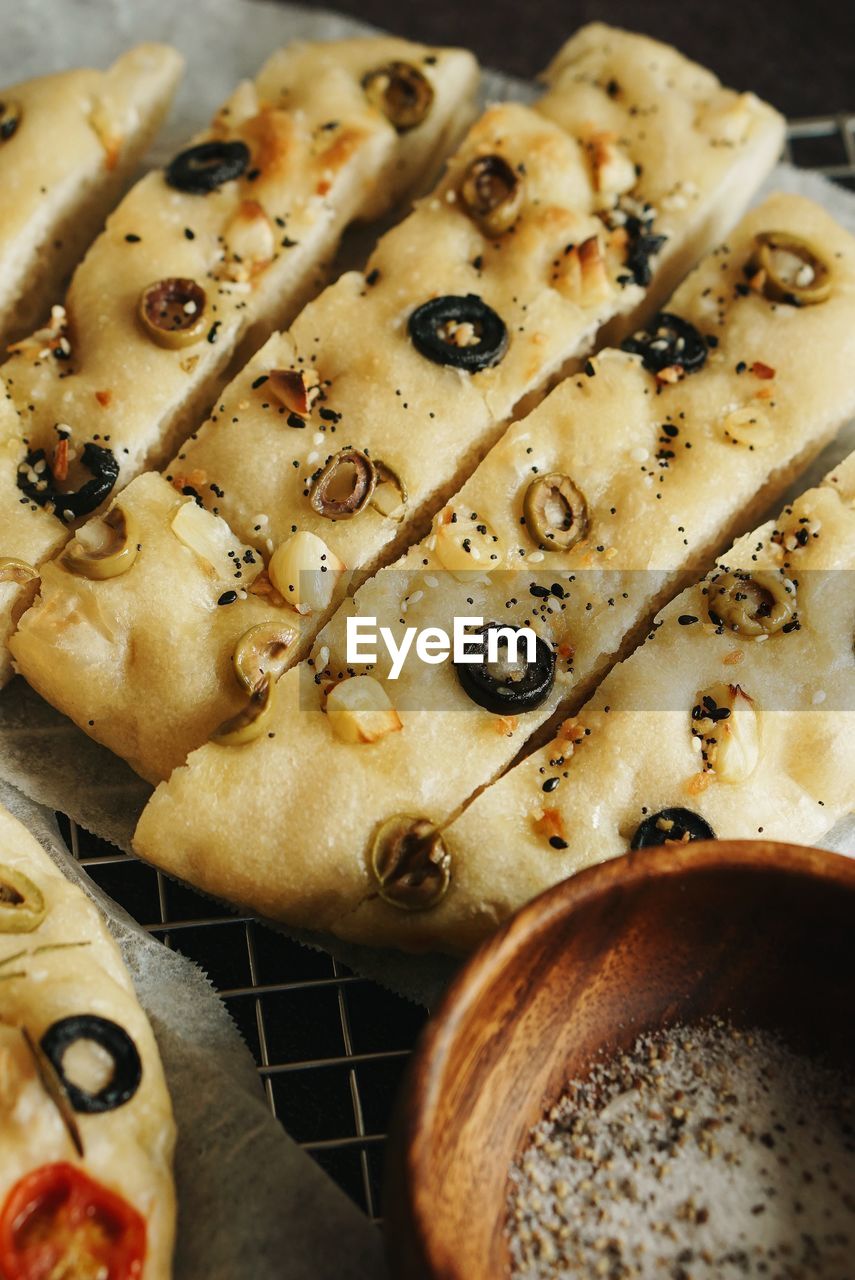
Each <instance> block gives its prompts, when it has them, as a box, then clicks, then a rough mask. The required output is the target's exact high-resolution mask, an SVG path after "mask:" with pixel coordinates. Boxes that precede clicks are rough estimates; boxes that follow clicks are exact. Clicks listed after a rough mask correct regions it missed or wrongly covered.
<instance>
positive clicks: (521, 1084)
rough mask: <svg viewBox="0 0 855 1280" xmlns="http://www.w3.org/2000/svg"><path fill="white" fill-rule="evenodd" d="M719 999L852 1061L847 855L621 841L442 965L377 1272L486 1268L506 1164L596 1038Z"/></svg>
mask: <svg viewBox="0 0 855 1280" xmlns="http://www.w3.org/2000/svg"><path fill="white" fill-rule="evenodd" d="M716 1013H717V1014H722V1015H724V1016H727V1017H728V1018H730V1019H731V1020H732V1021H733V1022H734V1023H736V1024H737V1025H741V1026H760V1027H766V1028H769V1029H776V1030H779V1031H781V1032H782V1033H783V1034H784V1035H785V1036H786V1038H787V1039H788V1041H789V1042H790V1043H791V1044H792V1046H793V1047H794V1048H796V1049H801V1050H803V1051H806V1052H811V1053H822V1054H824V1055H826V1056H827V1057H828V1058H829V1059H830V1060H832V1061H835V1062H839V1063H841V1064H842V1063H845V1064H849V1065H852V1064H855V860H853V861H850V860H849V859H847V858H844V857H841V856H839V855H837V854H832V853H826V852H821V851H820V850H816V849H803V848H799V847H798V846H796V845H785V844H771V843H767V842H765V841H724V840H722V841H712V842H707V843H703V844H701V843H698V844H692V845H691V846H689V847H687V846H663V847H661V848H654V849H644V850H639V851H638V852H637V853H631V854H628V855H627V856H625V857H622V858H618V859H616V860H614V861H611V862H606V863H603V864H601V865H600V866H596V867H592V868H590V869H589V870H587V871H584V872H582V873H581V874H580V875H578V876H575V877H573V878H572V879H570V880H566V881H564V882H563V883H562V884H559V885H557V886H556V887H555V888H553V889H550V890H549V891H547V892H546V893H544V894H542V895H541V896H540V897H539V898H536V899H535V900H534V901H533V902H531V903H529V904H528V906H526V907H524V908H523V909H522V910H521V911H519V912H518V913H517V914H516V915H515V916H514V917H512V919H511V920H510V921H508V923H507V924H506V925H505V926H504V927H503V928H502V929H501V930H500V931H499V932H498V933H497V934H496V936H495V937H494V938H492V939H490V941H488V942H487V943H486V944H485V945H484V946H483V947H482V948H481V949H480V950H479V951H478V952H476V954H475V955H474V956H473V957H472V959H471V960H470V961H469V963H468V964H467V965H466V966H465V968H464V969H463V970H462V972H461V973H460V975H459V976H458V977H457V979H456V980H455V982H454V983H453V985H452V987H451V988H450V990H449V991H448V993H447V995H446V997H445V999H444V1001H443V1003H442V1005H441V1007H440V1010H439V1012H438V1014H437V1015H436V1017H435V1018H434V1019H433V1020H432V1021H431V1022H430V1023H429V1025H428V1027H427V1028H426V1031H425V1033H424V1036H423V1039H422V1041H421V1043H420V1045H419V1048H418V1051H417V1052H416V1054H415V1056H414V1058H413V1060H412V1063H411V1064H410V1068H409V1072H408V1075H407V1080H406V1083H405V1085H404V1088H403V1090H402V1093H401V1095H400V1098H399V1102H398V1111H397V1116H396V1120H395V1123H394V1125H393V1132H392V1138H391V1142H390V1148H389V1155H388V1163H387V1178H386V1205H385V1217H386V1233H387V1246H388V1252H389V1258H390V1265H391V1269H392V1275H393V1276H394V1277H402V1278H405V1280H422V1278H424V1280H440V1277H441V1278H442V1280H499V1277H503V1276H506V1275H507V1274H508V1273H509V1255H508V1251H507V1248H506V1245H505V1241H504V1234H503V1232H504V1214H505V1200H506V1194H507V1175H508V1168H509V1166H510V1164H511V1163H512V1161H513V1160H514V1158H515V1157H516V1155H517V1154H518V1153H519V1152H520V1150H521V1148H522V1146H523V1144H524V1140H525V1136H526V1134H527V1133H528V1131H529V1129H530V1128H531V1126H532V1125H533V1124H535V1123H536V1122H537V1121H538V1120H539V1119H540V1118H541V1117H542V1116H543V1114H544V1111H545V1110H546V1109H548V1108H549V1107H551V1106H552V1105H553V1104H554V1103H555V1102H556V1101H557V1100H558V1098H559V1096H560V1095H561V1093H562V1091H563V1088H564V1085H565V1084H566V1082H567V1081H568V1079H569V1078H571V1077H574V1076H578V1075H581V1074H584V1072H585V1070H586V1068H587V1067H588V1066H589V1065H590V1063H591V1060H592V1059H593V1057H594V1056H595V1055H597V1054H598V1053H600V1052H601V1051H606V1052H611V1051H614V1050H619V1049H624V1048H628V1047H629V1046H630V1045H631V1044H632V1042H633V1041H634V1040H635V1038H636V1037H637V1036H638V1035H640V1034H641V1033H643V1032H645V1031H650V1030H653V1029H656V1028H660V1027H663V1026H667V1025H669V1024H671V1023H674V1022H684V1023H692V1022H695V1021H697V1020H698V1019H700V1018H703V1017H705V1016H707V1015H710V1014H716Z"/></svg>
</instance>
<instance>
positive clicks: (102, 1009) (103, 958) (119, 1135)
mask: <svg viewBox="0 0 855 1280" xmlns="http://www.w3.org/2000/svg"><path fill="white" fill-rule="evenodd" d="M174 1142H175V1125H174V1121H173V1117H172V1107H171V1104H170V1100H169V1095H168V1093H167V1089H166V1083H165V1080H164V1077H163V1069H162V1067H161V1064H160V1059H159V1056H158V1051H157V1045H156V1043H155V1040H154V1036H153V1035H152V1031H151V1027H150V1026H149V1024H148V1020H147V1019H146V1016H145V1014H144V1013H143V1011H142V1009H141V1008H140V1006H139V1004H138V1003H137V999H136V996H135V994H134V989H133V986H132V984H131V980H130V978H129V976H128V973H127V971H126V969H125V967H124V965H123V963H122V959H121V956H120V954H119V951H118V948H117V947H116V945H115V943H114V942H113V940H112V938H111V937H110V935H109V933H108V932H107V929H106V927H105V925H104V923H103V921H102V919H101V916H100V915H99V913H98V911H97V910H96V908H95V907H94V905H93V904H92V903H91V902H90V901H89V899H88V898H87V897H86V896H85V895H84V894H83V893H82V891H81V890H80V889H78V888H77V887H76V886H74V885H71V884H69V883H68V881H67V880H65V878H64V877H63V876H62V874H61V873H60V872H59V871H58V870H57V868H56V867H55V866H54V864H53V862H52V861H51V859H50V858H49V857H48V855H47V854H46V853H45V852H44V850H43V849H42V848H41V846H40V845H39V844H38V843H37V841H36V840H34V839H33V837H32V836H31V835H30V833H29V832H28V831H27V830H26V829H25V828H24V827H23V826H22V825H21V823H20V822H18V821H17V820H16V819H15V818H13V817H12V815H11V814H10V813H9V812H8V810H6V809H5V808H3V807H2V806H0V1273H2V1274H3V1275H4V1276H6V1275H8V1276H9V1277H10V1280H11V1277H13V1276H30V1275H33V1276H35V1275H40V1276H42V1275H43V1276H48V1275H51V1276H66V1275H67V1276H72V1275H74V1276H78V1275H80V1276H83V1275H87V1276H89V1275H91V1276H95V1275H98V1276H105V1277H106V1276H108V1275H109V1276H110V1277H114V1276H115V1277H116V1280H120V1278H121V1280H131V1277H139V1280H168V1277H169V1276H170V1275H171V1274H172V1248H173V1240H174V1235H175V1194H174V1189H173V1182H172V1151H173V1146H174Z"/></svg>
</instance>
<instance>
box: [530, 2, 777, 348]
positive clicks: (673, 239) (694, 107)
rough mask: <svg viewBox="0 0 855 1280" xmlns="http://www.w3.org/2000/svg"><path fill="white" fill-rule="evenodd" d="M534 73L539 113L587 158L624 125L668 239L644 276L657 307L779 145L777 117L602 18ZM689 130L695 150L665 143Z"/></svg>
mask: <svg viewBox="0 0 855 1280" xmlns="http://www.w3.org/2000/svg"><path fill="white" fill-rule="evenodd" d="M543 78H544V80H545V82H546V85H547V92H546V94H545V95H544V97H543V98H541V100H540V102H539V103H538V110H540V111H542V112H543V113H544V115H546V116H548V117H549V118H550V119H551V120H555V121H556V123H557V124H560V125H561V127H562V128H563V129H566V130H567V131H568V132H569V133H571V134H573V135H574V136H576V137H580V138H587V139H588V140H589V147H590V151H591V154H592V156H593V157H602V156H603V155H605V157H606V158H608V156H609V151H610V149H611V148H612V147H614V145H615V140H616V139H622V138H624V137H626V136H627V129H628V130H629V135H628V136H629V137H631V138H632V140H633V141H632V153H633V157H634V159H636V161H637V162H638V163H639V164H641V165H642V166H643V190H644V198H645V200H646V201H647V202H649V204H650V205H651V206H652V208H654V209H656V211H657V219H656V223H657V225H656V228H655V230H657V231H659V230H661V231H662V232H663V233H664V234H666V235H668V237H669V239H668V241H667V242H666V245H665V248H664V250H663V253H662V258H661V260H660V262H659V265H658V270H657V272H656V277H655V279H654V280H653V281H652V282H651V292H652V300H653V301H654V302H655V304H656V305H657V306H658V305H660V303H662V302H663V301H664V299H665V298H667V297H669V296H670V294H671V293H673V291H674V289H676V287H677V285H678V284H679V283H680V281H681V280H682V279H683V277H684V276H685V275H686V273H687V272H688V271H689V270H690V269H691V268H692V266H693V265H694V264H695V263H696V262H697V261H698V259H699V258H700V257H702V255H703V254H704V253H706V252H707V250H708V249H709V248H710V247H711V246H712V245H714V244H717V243H718V242H719V241H720V240H722V239H724V237H725V235H726V234H727V232H728V230H729V229H730V228H731V227H732V226H733V225H734V223H735V222H736V221H737V219H738V218H739V216H740V214H741V213H742V211H743V209H744V208H745V207H746V205H747V204H748V201H749V199H750V198H751V195H752V193H753V192H754V191H755V190H756V189H757V174H756V170H755V166H756V165H757V163H758V161H759V163H760V166H761V168H762V169H763V171H764V173H766V172H768V170H769V169H770V168H771V166H772V164H773V163H774V162H775V160H776V159H777V157H778V154H779V151H780V146H781V143H782V140H783V139H782V135H781V134H779V133H777V132H774V133H772V132H770V129H769V125H770V121H771V120H776V121H777V125H778V127H779V128H782V127H783V122H782V121H781V120H780V118H778V117H776V116H775V114H774V113H773V112H771V111H770V108H769V107H768V106H767V105H766V104H765V103H764V102H762V101H760V100H759V99H758V98H757V97H756V96H755V95H754V94H753V93H734V92H733V91H732V90H730V89H725V88H724V87H723V86H722V85H721V84H720V83H719V81H718V80H717V79H716V77H715V76H714V75H713V73H712V72H711V71H708V70H707V69H706V68H705V67H702V66H699V65H698V64H697V63H695V62H690V61H689V60H688V59H687V58H684V57H682V55H681V54H679V53H677V51H676V50H674V49H672V48H670V47H669V46H668V45H665V44H661V43H660V42H659V41H658V40H651V39H650V38H649V37H647V36H639V35H636V34H635V33H634V32H629V31H622V30H620V29H618V28H615V27H609V26H606V25H604V24H603V23H601V22H592V23H590V24H589V25H587V26H585V27H582V28H580V30H579V31H577V32H576V34H575V35H574V36H572V37H571V38H570V39H569V40H568V41H567V43H566V44H565V45H564V47H563V48H562V49H561V50H560V52H559V53H558V55H557V56H556V57H555V59H554V60H553V62H552V64H551V65H550V67H549V68H548V70H547V71H546V74H545V76H544V77H543ZM593 121H595V122H596V125H593V124H592V122H593ZM627 121H628V123H627ZM689 131H691V132H692V134H693V136H694V138H695V145H694V146H692V147H687V148H685V149H683V148H682V147H680V146H674V145H673V141H672V140H673V139H674V138H680V137H683V136H685V135H686V134H687V133H688V132H689ZM607 171H608V169H607ZM710 193H714V195H713V198H712V199H710ZM672 226H677V227H679V229H680V234H679V235H676V236H675V235H674V234H672ZM638 323H639V317H638V316H637V315H632V314H629V315H626V316H619V317H617V318H616V320H615V321H614V323H613V324H612V325H611V326H610V328H609V329H608V330H607V331H606V333H605V335H604V338H605V341H606V342H608V343H613V344H617V342H618V341H619V340H620V339H621V338H623V337H624V336H625V335H626V334H627V333H629V332H631V331H632V330H633V329H634V328H636V327H637V326H638Z"/></svg>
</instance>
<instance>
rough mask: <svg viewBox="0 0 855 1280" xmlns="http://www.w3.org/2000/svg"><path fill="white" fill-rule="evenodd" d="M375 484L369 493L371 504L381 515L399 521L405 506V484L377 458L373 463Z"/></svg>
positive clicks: (401, 518) (402, 516)
mask: <svg viewBox="0 0 855 1280" xmlns="http://www.w3.org/2000/svg"><path fill="white" fill-rule="evenodd" d="M374 473H375V476H376V484H375V487H374V492H373V494H372V495H371V505H372V507H373V508H374V510H375V511H379V512H380V514H381V516H387V517H388V518H389V519H390V520H396V521H399V522H400V521H401V520H403V518H404V512H405V510H406V506H407V486H406V485H405V484H404V482H403V480H402V479H401V477H400V476H399V475H398V473H397V472H396V471H393V470H392V468H391V467H389V466H387V465H386V463H385V462H383V461H381V459H380V458H378V459H377V460H376V461H375V463H374Z"/></svg>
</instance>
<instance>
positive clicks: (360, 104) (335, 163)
mask: <svg viewBox="0 0 855 1280" xmlns="http://www.w3.org/2000/svg"><path fill="white" fill-rule="evenodd" d="M404 65H405V66H408V67H410V68H411V71H412V72H413V73H414V74H416V75H417V76H421V77H422V78H423V83H424V85H429V86H430V87H429V93H430V94H432V97H430V100H429V104H428V105H429V109H428V110H427V114H426V116H425V118H424V120H423V121H422V122H421V123H420V124H415V125H413V127H408V128H402V129H400V130H399V129H398V128H397V127H396V126H395V124H393V123H392V122H391V121H390V119H389V118H387V114H386V109H385V108H384V109H381V107H379V106H377V105H374V102H375V101H376V99H372V98H370V97H369V95H368V91H367V90H366V89H365V88H364V87H363V81H364V80H365V79H366V77H371V76H372V75H374V73H375V72H377V73H382V71H383V68H388V67H397V68H398V69H399V70H398V72H397V73H396V74H401V73H400V67H401V66H404ZM381 79H382V77H381ZM476 84H477V64H476V62H475V60H474V58H473V57H472V56H471V54H469V53H466V52H464V51H462V50H455V49H450V50H449V49H445V50H443V49H434V50H431V49H428V48H426V47H424V46H422V45H414V44H411V43H409V42H408V41H404V40H398V39H394V38H391V37H377V38H373V37H372V38H368V39H357V40H345V41H340V42H332V43H329V44H295V45H292V46H289V47H288V48H286V49H283V50H280V51H279V52H278V53H275V54H274V55H273V56H272V57H271V58H270V59H269V60H268V62H267V63H266V64H265V66H264V67H263V68H262V70H261V72H260V73H259V75H258V77H257V79H256V80H255V82H246V83H244V84H243V85H241V86H240V87H239V88H238V89H237V90H236V91H235V93H234V94H233V95H232V97H231V98H230V99H229V101H228V102H227V103H225V104H224V106H223V107H222V108H221V110H220V112H219V113H218V115H217V116H216V117H215V119H214V122H213V124H212V126H211V129H210V131H209V132H208V133H207V134H205V135H202V138H200V139H197V140H196V141H197V142H200V141H202V140H203V139H208V140H225V141H226V142H228V144H229V145H230V146H232V147H234V145H235V144H237V145H238V146H242V145H244V144H245V145H247V146H248V147H249V150H250V153H251V157H252V159H251V161H250V162H249V167H247V168H246V169H245V170H244V172H243V174H242V176H241V178H240V180H239V181H234V180H233V181H228V182H226V183H225V185H223V186H221V187H220V188H219V189H217V190H215V191H212V192H210V193H209V194H208V195H201V194H195V193H188V192H185V191H178V190H176V189H175V188H174V187H172V186H170V185H168V184H167V182H166V180H165V177H164V174H163V173H162V172H156V173H151V174H149V175H148V176H147V177H145V178H144V179H143V180H142V181H141V182H139V183H138V184H137V186H136V187H134V189H133V190H132V191H131V192H130V193H129V194H128V195H127V196H126V197H125V199H124V200H123V201H122V203H121V205H120V206H119V208H118V209H117V210H116V211H115V212H114V213H113V215H112V216H111V218H110V219H109V221H108V224H107V228H106V230H105V231H104V232H103V234H102V235H101V236H99V238H98V240H97V241H96V242H95V244H94V245H93V246H92V248H91V249H90V251H89V253H88V254H87V256H86V259H85V260H84V262H83V263H82V264H81V266H80V267H79V268H78V270H77V271H76V272H75V275H74V279H73V281H72V284H71V288H70V290H69V293H68V297H67V299H66V307H65V308H64V309H63V308H61V307H56V308H54V311H53V313H52V316H51V320H50V322H49V324H48V325H47V327H46V328H45V329H44V330H41V331H39V332H37V333H36V334H35V335H33V336H32V337H30V338H27V339H25V340H23V341H22V342H21V343H20V344H18V347H17V349H16V354H14V355H13V356H12V358H11V359H9V360H8V361H7V362H6V364H5V365H4V366H2V367H0V379H5V385H4V384H3V383H2V382H0V388H2V391H3V392H4V393H5V395H6V397H8V399H9V400H10V401H11V403H12V405H13V406H14V407H15V408H16V409H17V411H18V413H19V415H20V420H19V423H18V425H17V428H16V427H15V426H14V424H12V422H11V420H10V421H9V422H7V423H6V425H5V426H4V424H3V423H2V422H0V470H2V474H0V494H4V495H7V497H8V499H9V505H10V506H11V507H12V508H13V511H14V517H15V519H14V521H13V523H12V524H11V525H6V526H4V528H3V531H2V533H0V555H7V556H8V555H11V556H21V555H22V554H23V552H22V551H21V550H20V549H18V550H16V547H19V546H20V545H25V546H26V550H27V556H26V558H27V559H29V562H30V563H31V564H32V565H33V566H38V565H39V564H40V563H41V562H42V561H43V560H45V559H46V558H47V557H49V556H50V555H52V554H54V553H55V552H57V551H58V550H59V549H60V548H61V547H62V546H63V544H64V543H65V542H66V541H67V539H68V536H69V531H68V527H67V526H68V525H74V524H75V523H76V522H78V521H76V518H75V516H74V514H73V513H72V512H71V511H70V510H67V509H65V508H63V507H61V506H59V507H58V509H57V512H56V515H51V517H50V519H48V520H47V521H46V520H44V519H43V512H44V510H48V511H50V510H52V504H51V503H49V502H48V501H47V500H48V498H49V496H50V494H49V493H47V492H45V488H46V486H45V485H44V483H43V482H44V480H45V477H46V475H47V474H49V472H47V471H46V468H55V469H56V479H57V488H58V489H59V490H61V491H63V492H65V491H66V490H76V489H78V488H79V487H81V486H83V485H86V484H87V483H89V482H90V481H91V479H92V475H91V467H88V466H87V465H86V463H87V448H88V449H89V450H90V452H91V449H92V447H93V446H94V448H95V451H96V459H97V460H96V463H95V464H94V465H95V466H96V469H100V474H101V476H102V477H106V478H105V479H104V487H103V488H101V489H100V490H99V494H98V495H97V496H96V497H95V498H93V499H91V500H90V501H89V502H88V503H87V504H86V506H87V510H88V511H92V510H93V509H94V508H95V507H97V506H98V505H99V504H100V505H102V506H103V505H104V503H103V502H102V501H101V500H102V499H103V498H104V496H105V495H106V494H108V493H112V494H114V493H115V492H117V491H118V489H119V488H121V487H122V485H124V484H125V483H126V482H127V481H128V480H129V479H130V478H131V477H132V476H133V475H135V474H137V472H139V471H141V470H143V469H144V468H146V467H149V466H152V465H154V464H155V463H157V462H158V461H165V460H166V459H167V458H169V457H170V455H171V453H172V452H173V450H174V448H175V447H176V445H177V442H178V441H179V440H180V439H182V438H183V437H184V435H185V434H186V432H187V431H188V430H189V429H190V426H191V425H192V424H193V422H194V421H196V420H197V419H198V418H199V417H201V415H202V414H203V412H204V411H205V409H206V408H207V407H208V405H209V404H210V401H211V398H212V397H213V396H214V394H215V393H216V391H217V390H218V388H219V386H220V384H221V382H222V380H223V378H224V377H225V374H226V370H227V368H228V367H229V364H230V363H231V361H232V360H233V359H234V358H235V357H236V353H237V351H238V349H239V348H240V349H244V348H246V347H247V345H249V346H250V347H252V345H253V344H255V343H258V342H260V341H262V340H263V339H264V338H265V337H266V336H267V335H268V334H269V332H270V330H271V329H273V328H274V327H275V326H276V325H279V324H282V323H283V322H285V321H286V320H288V319H290V318H291V317H292V315H293V314H294V312H295V311H296V310H298V309H299V307H300V305H301V303H302V302H303V301H304V300H305V298H306V296H307V295H308V294H310V293H312V292H313V291H314V290H316V289H317V288H318V287H319V286H320V282H321V278H322V276H323V272H324V270H325V265H326V263H327V260H328V259H329V258H330V256H331V254H332V253H333V251H334V249H335V247H336V245H337V243H338V240H339V237H340V235H341V233H342V231H343V230H344V228H345V226H346V225H347V224H348V223H349V222H350V221H351V220H352V219H354V218H357V217H375V216H377V215H378V214H379V213H380V212H381V210H383V209H387V208H390V207H391V206H393V205H394V204H396V203H397V202H398V201H399V200H400V199H401V198H402V197H403V195H404V194H405V193H406V192H407V191H408V190H409V189H410V188H411V187H412V186H413V185H414V184H418V183H419V181H420V180H421V178H422V177H423V176H424V175H425V174H429V173H431V172H432V171H433V170H434V169H435V168H436V166H437V164H438V163H439V160H440V159H441V157H442V155H443V154H444V148H445V147H446V146H447V145H449V144H450V142H451V141H452V140H453V139H454V138H455V137H456V134H457V131H458V130H459V129H461V128H463V127H465V123H466V122H467V121H468V119H469V115H470V100H471V98H472V96H473V94H474V92H475V88H476ZM394 101H395V100H394V98H393V105H394ZM388 110H390V111H391V110H392V107H389V108H388ZM167 278H174V279H177V280H178V281H179V282H180V281H181V280H184V281H185V282H186V281H188V280H191V281H200V280H202V281H204V288H205V296H206V303H205V309H204V312H203V314H202V317H201V321H200V325H201V327H200V336H199V337H198V340H197V341H195V342H193V343H191V344H190V345H188V346H179V347H169V346H160V345H158V343H157V342H155V341H153V340H152V338H151V337H150V336H147V332H146V330H145V329H144V328H143V325H142V324H141V322H140V318H139V315H138V309H139V303H140V297H141V294H142V292H143V291H144V290H145V289H146V288H147V286H148V285H150V284H152V282H155V281H158V280H164V279H167ZM188 305H190V306H195V305H196V304H195V303H194V301H193V298H192V297H189V296H188ZM16 431H17V435H15V432H16ZM63 441H65V443H63ZM22 464H23V471H22V470H21V469H20V468H21V466H22ZM66 472H67V475H66ZM22 474H23V475H24V476H25V477H26V476H27V475H31V476H32V477H34V480H33V484H34V486H35V490H33V489H31V494H34V497H33V500H32V501H30V502H29V503H27V502H26V501H24V500H23V499H22V495H21V493H20V492H19V493H18V499H21V502H20V505H16V504H15V499H14V494H15V491H16V486H18V485H19V481H20V478H21V475H22ZM39 485H41V490H42V491H41V492H39V491H38V489H39ZM45 504H47V505H45ZM25 523H26V524H27V525H29V526H30V527H29V528H27V529H26V530H24V529H23V527H22V526H23V525H24V524H25ZM2 594H3V593H2V587H0V610H3V601H2ZM7 594H8V593H7ZM16 599H18V597H16ZM13 621H14V620H13V619H11V618H10V616H9V612H8V608H7V609H6V610H5V612H2V614H0V632H2V633H4V634H5V633H8V631H9V629H10V627H11V626H12V625H13ZM4 668H6V670H5V672H4ZM7 674H8V664H7V662H6V661H5V659H4V658H0V684H1V683H2V681H3V678H4V675H7Z"/></svg>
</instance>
